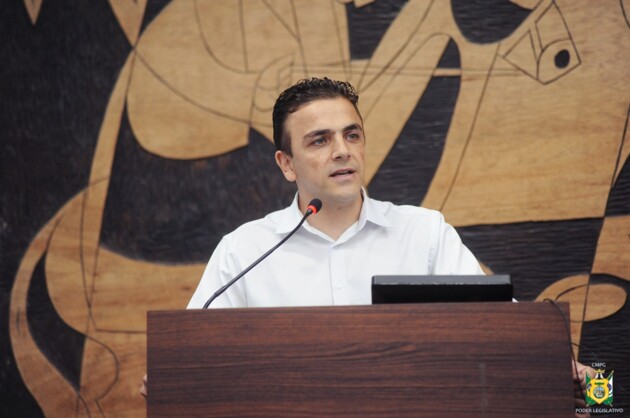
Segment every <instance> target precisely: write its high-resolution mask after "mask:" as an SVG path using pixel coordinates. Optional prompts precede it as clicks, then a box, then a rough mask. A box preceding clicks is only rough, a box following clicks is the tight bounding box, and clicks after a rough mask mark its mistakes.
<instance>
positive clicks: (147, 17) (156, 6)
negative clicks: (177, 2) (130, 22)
mask: <svg viewBox="0 0 630 418" xmlns="http://www.w3.org/2000/svg"><path fill="white" fill-rule="evenodd" d="M170 2H171V0H148V1H147V7H146V9H144V16H142V26H141V27H140V33H141V34H142V32H144V30H145V29H146V28H147V26H149V24H150V23H151V22H153V19H155V18H156V17H157V16H158V15H159V14H160V13H161V12H162V10H164V8H165V7H166V6H168V5H169V4H170Z"/></svg>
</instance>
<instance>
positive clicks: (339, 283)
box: [335, 282, 343, 289]
mask: <svg viewBox="0 0 630 418" xmlns="http://www.w3.org/2000/svg"><path fill="white" fill-rule="evenodd" d="M335 287H336V288H337V289H341V288H342V287H343V283H341V282H337V283H335Z"/></svg>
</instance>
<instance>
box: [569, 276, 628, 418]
mask: <svg viewBox="0 0 630 418" xmlns="http://www.w3.org/2000/svg"><path fill="white" fill-rule="evenodd" d="M600 283H609V284H614V285H616V286H619V287H621V288H623V289H624V290H625V291H626V294H627V295H628V296H630V282H628V281H627V280H622V279H620V278H617V277H615V276H610V275H607V274H594V275H592V276H591V280H590V284H591V285H594V284H600ZM598 302H599V303H606V301H605V300H600V301H596V300H592V296H591V297H589V300H588V303H589V304H591V303H598ZM628 335H630V302H628V300H626V303H625V305H624V306H623V307H622V308H621V310H620V311H619V312H617V313H616V314H614V315H612V316H609V317H608V318H604V319H598V320H597V321H592V322H586V323H584V325H583V327H582V337H581V339H580V356H579V361H580V362H581V363H583V364H588V365H591V364H592V363H594V362H603V363H606V374H605V376H606V377H608V373H610V371H611V370H614V371H615V373H614V375H613V376H614V377H613V391H614V394H613V406H614V407H615V408H623V410H624V412H625V413H626V415H623V414H608V415H600V414H596V415H593V416H606V417H621V416H627V411H630V373H628V359H629V358H630V344H628Z"/></svg>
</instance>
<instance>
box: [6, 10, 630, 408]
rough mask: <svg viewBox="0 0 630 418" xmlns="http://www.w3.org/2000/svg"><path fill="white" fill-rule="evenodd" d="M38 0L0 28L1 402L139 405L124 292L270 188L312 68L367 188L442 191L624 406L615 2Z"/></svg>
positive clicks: (146, 296)
mask: <svg viewBox="0 0 630 418" xmlns="http://www.w3.org/2000/svg"><path fill="white" fill-rule="evenodd" d="M14 3H18V2H14ZM52 3H53V2H47V1H44V0H39V1H30V0H29V1H24V3H23V4H19V3H18V4H17V5H12V6H11V7H10V8H9V10H8V11H7V13H6V14H5V15H4V16H3V17H2V19H4V20H6V22H3V25H0V27H2V30H3V31H5V32H7V34H5V35H6V36H3V37H2V39H11V40H12V41H11V42H9V43H7V44H6V45H4V46H3V47H2V48H3V49H2V51H3V55H5V56H7V57H11V60H10V63H9V64H8V67H7V68H8V69H7V70H6V71H7V74H8V75H9V77H5V79H4V80H3V82H2V83H3V89H5V90H6V92H7V96H6V97H10V99H11V100H12V101H13V107H12V108H11V109H8V110H7V111H5V113H4V116H2V117H0V119H1V120H0V123H3V126H4V127H5V128H6V129H4V130H3V132H5V134H4V139H3V145H2V146H3V152H2V157H1V158H2V166H3V169H2V177H0V181H1V184H2V190H3V193H2V202H3V204H2V214H0V215H1V216H2V218H0V237H1V238H2V240H1V242H2V246H1V247H0V250H1V251H0V257H1V258H0V265H1V266H2V269H1V274H2V292H3V293H2V295H1V296H2V298H1V299H0V300H2V312H3V315H2V318H4V319H2V321H3V322H2V325H1V327H0V332H2V333H3V338H2V341H3V343H2V347H3V351H2V352H3V354H2V356H3V360H6V361H3V364H6V365H7V366H6V369H7V370H6V373H4V372H3V377H2V379H4V380H3V381H2V382H1V383H2V387H3V388H4V387H6V388H10V389H8V390H6V391H4V394H0V397H1V396H4V397H5V398H4V400H5V401H6V402H5V401H1V399H0V405H2V406H0V415H7V416H20V415H28V416H38V415H39V416H42V415H45V416H77V417H83V416H144V415H145V404H144V399H142V398H141V397H140V396H139V395H138V386H139V384H140V379H141V377H142V375H143V374H144V372H145V369H146V359H145V354H146V312H147V311H148V310H156V309H180V308H183V307H184V306H185V305H186V303H187V301H188V299H189V298H190V296H191V294H192V292H193V289H194V288H195V286H196V284H197V283H198V280H199V278H200V277H201V273H202V271H203V268H204V267H205V263H206V261H207V259H208V257H209V256H210V254H211V253H212V250H213V248H214V246H216V244H217V243H218V241H219V240H220V238H221V237H222V236H223V235H224V234H225V233H227V232H229V231H231V230H232V229H234V228H235V227H236V226H238V225H240V224H241V223H243V222H244V221H246V220H250V219H254V218H258V217H261V216H263V215H264V214H266V213H268V212H269V211H272V210H275V209H278V208H281V207H284V206H286V205H287V204H289V203H290V201H291V199H292V197H293V194H294V193H295V189H294V187H293V185H291V184H287V183H286V182H285V181H284V179H283V177H282V175H281V173H280V171H279V170H277V169H276V168H275V165H274V162H273V151H274V147H273V141H272V127H271V111H272V107H273V103H274V101H275V98H276V97H277V95H278V94H279V93H280V92H281V91H282V90H283V89H284V88H286V87H288V86H289V85H291V84H292V83H293V82H295V81H297V80H299V79H301V78H305V77H310V76H328V77H331V78H336V79H344V80H349V81H350V82H352V83H353V84H354V85H355V86H356V87H357V89H358V91H359V94H360V97H361V99H360V102H359V107H360V109H361V110H362V113H363V116H364V119H365V129H366V135H367V141H368V142H367V149H366V158H367V172H368V179H367V180H368V191H369V193H370V194H371V195H372V196H373V197H376V198H378V199H383V200H392V201H394V202H397V203H404V204H412V205H420V204H421V205H423V206H427V207H430V208H435V209H439V210H441V211H443V213H444V214H445V216H446V219H447V220H448V221H449V222H450V223H451V224H453V225H454V226H456V227H457V229H458V231H459V232H460V234H461V235H462V238H463V239H464V241H465V243H466V244H467V245H468V246H469V247H470V248H471V250H472V251H473V253H475V254H476V255H477V257H478V258H479V259H480V261H481V262H482V263H483V264H484V267H485V268H486V270H487V271H488V272H496V273H507V274H511V275H512V277H513V280H514V283H515V292H516V294H515V296H516V297H517V298H518V299H521V300H543V299H545V298H550V299H554V300H560V301H567V302H570V309H571V334H572V341H573V343H574V352H575V353H576V354H577V355H578V356H579V358H580V360H581V361H582V362H585V363H591V362H593V361H602V362H606V363H607V364H608V367H609V369H614V370H616V372H615V391H616V396H615V406H616V407H622V408H626V409H627V410H630V395H629V394H628V389H627V388H628V386H630V377H628V376H630V375H629V374H628V371H629V370H630V363H628V358H630V355H629V354H630V353H629V352H630V348H629V347H628V346H627V344H624V343H623V341H624V340H626V339H627V338H628V336H629V335H630V328H629V325H628V324H629V323H630V322H629V321H628V319H629V308H628V306H627V303H626V299H627V292H628V290H630V283H628V282H629V281H630V239H629V237H630V163H628V161H629V159H628V155H629V154H630V134H629V133H628V123H629V119H628V118H629V109H630V74H629V73H628V70H627V68H629V67H630V56H629V55H628V54H625V53H623V51H627V50H628V49H629V47H630V37H629V34H630V32H629V29H630V22H629V20H628V16H629V15H628V9H629V8H630V2H628V1H624V0H619V1H617V0H607V1H601V2H596V3H593V2H588V1H586V0H580V1H576V0H573V1H569V0H564V1H560V0H558V1H552V0H512V1H508V0H485V1H477V2H468V1H465V0H451V1H446V0H408V1H404V0H373V1H370V0H355V1H352V0H321V1H307V0H214V1H209V0H173V1H170V2H169V1H150V0H149V1H147V0H144V1H143V0H139V1H136V2H126V1H120V0H109V2H105V1H100V2H94V3H95V4H94V5H90V7H87V6H84V5H82V4H81V2H79V1H78V0H77V1H69V2H68V4H67V5H65V6H61V5H57V4H52ZM59 28H62V29H61V30H60V29H59ZM33 64H40V65H39V66H37V65H33ZM40 67H41V68H40ZM29 71H30V72H29ZM18 81H19V83H18ZM5 85H6V88H5ZM36 93H39V94H36ZM48 163H49V164H48ZM5 289H6V290H5ZM5 337H6V338H5ZM3 367H4V366H3ZM541 373H543V372H542V371H541Z"/></svg>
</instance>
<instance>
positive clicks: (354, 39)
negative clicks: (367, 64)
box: [346, 0, 408, 59]
mask: <svg viewBox="0 0 630 418" xmlns="http://www.w3.org/2000/svg"><path fill="white" fill-rule="evenodd" d="M407 1H408V0H379V1H375V2H374V3H371V4H368V5H366V6H363V7H359V8H357V7H356V6H355V5H354V3H352V2H351V3H348V4H347V5H346V15H347V17H348V34H349V39H350V58H352V59H365V58H370V57H371V56H372V54H374V51H375V50H376V47H377V46H378V44H379V42H380V41H381V39H382V38H383V35H384V34H385V32H386V31H387V29H388V28H389V26H390V25H391V23H392V21H393V20H394V19H395V18H396V16H398V14H399V13H400V9H402V8H403V6H404V5H405V4H407Z"/></svg>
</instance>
